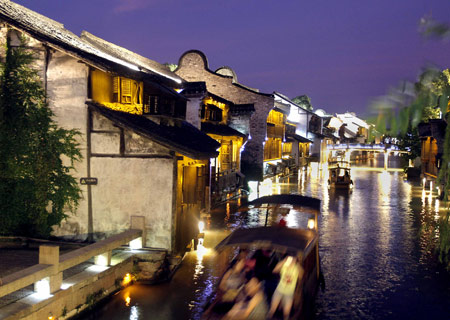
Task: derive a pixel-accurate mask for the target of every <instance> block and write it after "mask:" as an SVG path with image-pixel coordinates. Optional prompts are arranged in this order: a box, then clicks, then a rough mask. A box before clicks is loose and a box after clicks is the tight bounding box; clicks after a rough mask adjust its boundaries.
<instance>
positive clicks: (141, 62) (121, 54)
mask: <svg viewBox="0 0 450 320" xmlns="http://www.w3.org/2000/svg"><path fill="white" fill-rule="evenodd" d="M80 38H81V39H82V40H84V41H86V42H88V43H90V44H91V45H92V46H94V47H96V48H98V49H100V50H101V51H103V52H106V53H108V54H110V55H112V56H114V57H116V58H119V59H122V60H125V61H127V62H129V63H132V64H136V65H137V66H138V67H140V68H144V69H146V70H145V71H147V72H151V73H155V74H158V75H162V76H164V77H167V78H169V79H173V80H174V81H175V82H178V83H181V82H183V79H181V78H180V77H179V76H178V75H177V74H175V73H174V72H172V71H170V70H169V69H168V68H167V67H166V66H164V65H162V64H160V63H158V62H156V61H153V60H150V59H148V58H146V57H143V56H141V55H139V54H137V53H134V52H132V51H130V50H128V49H125V48H123V47H120V46H118V45H115V44H113V43H111V42H108V41H106V40H104V39H101V38H99V37H96V36H94V35H93V34H91V33H89V32H87V31H83V32H82V33H81V36H80Z"/></svg>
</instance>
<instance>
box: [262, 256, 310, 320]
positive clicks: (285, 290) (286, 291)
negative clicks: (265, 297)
mask: <svg viewBox="0 0 450 320" xmlns="http://www.w3.org/2000/svg"><path fill="white" fill-rule="evenodd" d="M273 272H274V273H276V272H279V273H280V282H279V283H278V286H277V288H276V290H275V292H274V294H273V296H272V303H271V305H270V311H269V314H268V315H269V318H271V317H273V315H274V314H275V312H276V311H277V309H278V306H279V305H280V304H281V307H282V309H283V317H284V319H289V315H290V313H291V308H292V304H293V302H294V293H295V288H296V286H297V283H299V282H300V281H301V279H302V278H303V273H304V271H303V268H302V266H301V265H300V262H299V259H298V257H292V256H287V257H286V258H284V259H283V260H282V261H280V262H279V263H278V264H277V266H276V267H275V268H274V269H273Z"/></svg>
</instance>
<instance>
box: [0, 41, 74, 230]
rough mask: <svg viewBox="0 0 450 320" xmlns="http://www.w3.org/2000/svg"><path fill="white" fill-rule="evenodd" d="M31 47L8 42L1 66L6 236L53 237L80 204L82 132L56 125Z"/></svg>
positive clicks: (1, 201) (0, 198)
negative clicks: (56, 227) (78, 164)
mask: <svg viewBox="0 0 450 320" xmlns="http://www.w3.org/2000/svg"><path fill="white" fill-rule="evenodd" d="M25 44H26V43H25V40H23V39H22V45H21V46H19V47H12V46H11V44H10V41H9V37H8V40H7V43H6V47H4V48H5V51H4V56H3V57H2V61H0V212H1V221H0V234H2V235H23V236H34V237H36V236H38V237H48V236H49V235H50V233H51V231H52V226H54V225H58V224H60V223H61V221H62V220H63V219H65V218H66V217H67V215H66V212H70V211H71V212H73V211H74V210H75V208H76V206H77V204H78V201H79V199H80V189H79V187H78V184H77V181H76V180H75V178H74V177H72V176H71V175H70V172H71V171H72V170H74V167H73V166H74V163H75V162H76V161H78V160H80V159H81V154H80V151H79V149H78V143H77V141H76V137H77V135H78V134H79V133H78V132H77V131H75V130H65V129H62V128H59V127H58V126H57V125H56V123H55V122H54V121H53V113H52V111H51V110H50V108H49V107H48V105H47V102H46V96H45V91H44V89H43V88H42V84H41V79H40V78H39V76H38V73H37V71H36V70H34V69H33V68H32V65H33V62H34V57H33V54H32V53H31V52H30V51H29V50H26V49H24V47H25Z"/></svg>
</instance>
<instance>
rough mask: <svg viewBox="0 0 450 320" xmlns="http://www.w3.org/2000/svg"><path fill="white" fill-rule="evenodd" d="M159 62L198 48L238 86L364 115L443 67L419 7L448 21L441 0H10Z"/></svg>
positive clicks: (443, 54) (443, 52) (440, 46)
mask: <svg viewBox="0 0 450 320" xmlns="http://www.w3.org/2000/svg"><path fill="white" fill-rule="evenodd" d="M15 2H17V3H19V4H22V5H24V6H26V7H28V8H30V9H32V10H35V11H37V12H39V13H41V14H43V15H46V16H48V17H50V18H52V19H54V20H57V21H59V22H61V23H64V25H65V26H66V28H67V29H69V30H71V31H72V32H74V33H76V34H78V35H79V34H80V32H81V31H82V30H87V31H89V32H91V33H93V34H94V35H96V36H99V37H101V38H104V39H105V40H108V41H110V42H113V43H115V44H118V45H120V46H123V47H126V48H128V49H130V50H132V51H135V52H137V53H139V54H141V55H143V56H146V57H148V58H150V59H152V60H156V61H158V62H160V63H165V62H171V63H177V62H178V58H179V57H180V56H181V54H182V53H183V52H185V51H187V50H190V49H198V50H201V51H203V52H204V53H205V54H206V56H207V57H208V61H209V64H210V69H212V70H215V69H216V68H218V67H221V66H224V65H227V66H230V67H231V68H233V69H234V70H235V71H236V73H237V76H238V79H239V82H241V83H242V84H245V85H248V86H251V87H255V88H259V89H260V90H261V91H263V92H268V93H271V92H273V91H278V92H281V93H283V94H285V95H287V96H288V97H290V98H293V97H295V96H297V95H301V94H307V95H308V96H309V97H310V98H311V102H312V105H313V107H314V108H315V109H319V108H322V109H325V110H326V111H327V112H329V113H335V112H344V111H354V112H356V113H358V114H360V115H363V114H365V113H366V110H367V107H368V105H369V103H370V101H371V100H372V99H373V98H375V97H378V96H380V95H383V94H385V93H387V91H388V89H389V88H390V87H391V86H394V85H397V84H398V83H399V82H400V81H402V80H414V79H415V78H416V76H417V74H418V73H419V70H420V68H421V67H423V66H425V65H427V64H429V63H433V64H435V65H437V66H439V67H441V68H447V67H450V42H449V41H447V42H442V41H437V40H424V39H423V38H421V36H420V35H419V33H418V22H419V20H420V18H421V17H423V16H424V15H426V14H430V13H431V14H432V15H433V18H435V19H437V20H440V21H444V22H449V23H450V17H449V15H448V13H449V12H450V1H449V0H365V1H364V0H363V1H361V0H319V1H306V0H178V1H176V0H89V1H86V0H77V1H69V0H15Z"/></svg>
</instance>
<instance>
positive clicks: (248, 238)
mask: <svg viewBox="0 0 450 320" xmlns="http://www.w3.org/2000/svg"><path fill="white" fill-rule="evenodd" d="M317 237H318V234H317V232H315V231H313V230H306V229H291V228H286V227H280V226H272V227H257V228H251V229H236V230H235V231H233V232H232V233H231V234H230V235H229V236H228V237H226V238H225V239H223V240H222V241H221V242H220V243H219V244H218V245H217V246H216V248H215V249H216V250H217V251H221V250H223V249H225V248H226V247H236V246H239V247H241V248H244V247H250V246H256V247H258V248H259V249H270V250H274V251H287V252H295V253H298V252H301V253H304V252H309V250H308V249H309V247H311V245H313V244H314V239H316V238H317Z"/></svg>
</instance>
